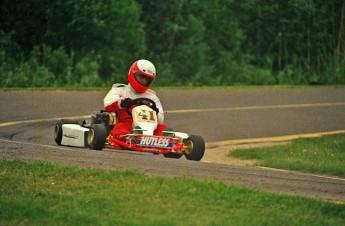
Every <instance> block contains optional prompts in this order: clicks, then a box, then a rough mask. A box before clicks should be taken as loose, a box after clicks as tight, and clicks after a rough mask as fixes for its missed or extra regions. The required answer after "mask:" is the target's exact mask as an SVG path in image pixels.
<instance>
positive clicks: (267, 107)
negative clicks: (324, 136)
mask: <svg viewBox="0 0 345 226" xmlns="http://www.w3.org/2000/svg"><path fill="white" fill-rule="evenodd" d="M334 106H345V103H344V102H336V103H315V104H286V105H268V106H249V107H230V108H209V109H182V110H170V111H167V113H168V114H169V113H193V112H210V111H243V110H260V109H282V108H310V107H334Z"/></svg>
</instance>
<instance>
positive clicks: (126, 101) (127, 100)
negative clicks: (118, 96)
mask: <svg viewBox="0 0 345 226" xmlns="http://www.w3.org/2000/svg"><path fill="white" fill-rule="evenodd" d="M133 105H134V103H133V101H132V99H131V98H125V99H123V100H121V103H120V106H121V107H122V108H130V107H132V106H133Z"/></svg>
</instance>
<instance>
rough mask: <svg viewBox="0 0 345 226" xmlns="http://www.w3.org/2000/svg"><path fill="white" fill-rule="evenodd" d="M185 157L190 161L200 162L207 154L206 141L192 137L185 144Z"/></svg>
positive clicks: (196, 136)
mask: <svg viewBox="0 0 345 226" xmlns="http://www.w3.org/2000/svg"><path fill="white" fill-rule="evenodd" d="M185 146H186V148H185V150H184V155H185V156H186V158H187V159H188V160H194V161H200V160H201V159H202V157H203V156H204V153H205V141H204V138H202V136H198V135H191V136H189V137H188V138H187V140H186V142H185Z"/></svg>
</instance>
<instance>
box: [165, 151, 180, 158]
mask: <svg viewBox="0 0 345 226" xmlns="http://www.w3.org/2000/svg"><path fill="white" fill-rule="evenodd" d="M163 155H164V157H165V158H172V159H179V158H181V156H182V154H178V153H174V152H171V153H168V154H163Z"/></svg>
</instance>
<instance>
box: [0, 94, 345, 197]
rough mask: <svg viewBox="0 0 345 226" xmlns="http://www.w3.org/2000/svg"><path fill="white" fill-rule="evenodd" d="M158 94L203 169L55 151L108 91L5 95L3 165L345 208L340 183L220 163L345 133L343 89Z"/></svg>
mask: <svg viewBox="0 0 345 226" xmlns="http://www.w3.org/2000/svg"><path fill="white" fill-rule="evenodd" d="M157 94H158V96H159V97H160V99H161V102H162V104H163V106H164V110H165V111H166V115H165V118H166V120H165V122H166V124H168V125H169V126H170V127H173V128H174V130H175V131H183V132H188V133H189V134H199V135H202V136H203V137H204V138H205V141H206V142H207V150H206V155H205V158H204V159H203V162H193V161H187V160H185V159H184V158H183V159H179V160H175V159H165V158H164V157H163V156H160V155H159V156H157V155H152V154H145V153H144V154H143V153H136V152H128V151H116V152H114V151H112V150H103V151H92V150H88V149H84V148H71V147H59V146H57V145H56V144H55V143H54V141H53V128H54V124H55V122H56V121H57V120H58V119H60V118H68V117H73V118H79V119H81V118H83V117H87V116H88V115H90V113H92V112H93V111H95V110H99V109H102V107H103V106H102V100H103V98H104V96H105V95H106V91H97V92H96V91H95V92H93V91H1V92H0V148H1V152H0V157H1V158H6V159H23V160H28V161H36V160H40V161H51V162H57V163H61V164H65V165H78V166H81V167H97V168H103V169H120V170H125V169H131V170H137V171H140V172H143V173H146V174H149V175H160V176H169V177H172V176H179V177H193V178H212V179H220V180H223V181H226V182H230V183H233V184H238V185H243V186H247V187H250V188H257V189H262V190H265V191H271V192H278V193H283V194H293V195H304V196H308V197H313V198H320V199H328V200H335V201H340V202H345V179H342V178H334V177H327V176H319V175H312V174H304V173H298V172H289V171H281V170H274V169H266V168H260V167H253V166H238V165H232V164H230V165H229V164H221V162H218V161H217V157H219V156H217V155H219V153H220V152H219V150H220V149H222V148H223V149H224V147H226V148H229V149H230V148H231V145H233V144H239V143H250V144H252V143H261V142H262V141H265V142H277V141H284V140H289V139H293V138H296V137H298V136H318V135H320V134H321V135H322V134H338V133H345V89H344V88H300V89H277V88H274V89H214V90H213V89H211V90H210V89H200V90H162V91H157ZM223 157H224V156H223Z"/></svg>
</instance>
